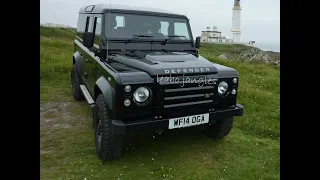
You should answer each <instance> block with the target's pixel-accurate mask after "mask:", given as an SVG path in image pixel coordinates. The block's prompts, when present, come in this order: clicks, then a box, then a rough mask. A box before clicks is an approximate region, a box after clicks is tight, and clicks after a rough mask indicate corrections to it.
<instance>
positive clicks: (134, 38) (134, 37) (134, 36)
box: [125, 35, 153, 44]
mask: <svg viewBox="0 0 320 180" xmlns="http://www.w3.org/2000/svg"><path fill="white" fill-rule="evenodd" d="M141 37H151V38H153V36H149V35H133V38H132V39H128V40H127V41H126V42H125V44H127V43H128V42H131V41H134V40H136V39H138V38H141Z"/></svg>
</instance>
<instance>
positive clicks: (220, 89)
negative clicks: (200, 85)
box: [218, 81, 228, 95]
mask: <svg viewBox="0 0 320 180" xmlns="http://www.w3.org/2000/svg"><path fill="white" fill-rule="evenodd" d="M227 90H228V83H226V82H225V81H221V82H220V84H219V86H218V93H219V94H220V95H223V94H224V93H226V92H227Z"/></svg>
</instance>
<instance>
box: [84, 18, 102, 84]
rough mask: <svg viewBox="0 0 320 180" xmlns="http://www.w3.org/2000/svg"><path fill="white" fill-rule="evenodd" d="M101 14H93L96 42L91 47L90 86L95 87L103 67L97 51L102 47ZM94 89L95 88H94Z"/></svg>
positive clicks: (88, 79)
mask: <svg viewBox="0 0 320 180" xmlns="http://www.w3.org/2000/svg"><path fill="white" fill-rule="evenodd" d="M101 18H102V15H101V14H94V15H93V30H92V32H93V33H94V34H95V39H94V44H93V46H92V47H91V48H90V52H92V53H91V56H90V55H89V56H88V62H87V64H88V78H87V81H88V84H89V85H90V87H92V88H93V87H94V86H95V84H96V81H97V79H98V78H99V77H100V76H101V74H100V73H101V72H100V71H99V70H100V69H101V68H99V67H100V64H99V61H100V60H99V59H100V57H98V56H99V55H97V52H98V51H99V49H100V47H101V39H100V38H101V35H100V34H101V28H102V27H101ZM92 90H93V89H92Z"/></svg>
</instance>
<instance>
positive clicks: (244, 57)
mask: <svg viewBox="0 0 320 180" xmlns="http://www.w3.org/2000/svg"><path fill="white" fill-rule="evenodd" d="M200 49H201V51H202V52H208V53H209V52H211V53H212V52H214V54H215V56H216V57H218V58H220V59H225V60H235V61H261V62H266V63H274V64H276V65H280V52H273V51H263V50H261V49H259V48H256V47H252V46H246V45H240V44H233V45H229V44H207V43H203V44H201V48H200Z"/></svg>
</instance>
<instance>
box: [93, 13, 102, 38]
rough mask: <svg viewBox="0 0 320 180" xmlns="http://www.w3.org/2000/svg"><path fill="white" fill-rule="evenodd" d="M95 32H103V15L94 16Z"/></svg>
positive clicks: (96, 33)
mask: <svg viewBox="0 0 320 180" xmlns="http://www.w3.org/2000/svg"><path fill="white" fill-rule="evenodd" d="M94 24H95V26H94V32H95V35H100V34H101V17H95V18H94Z"/></svg>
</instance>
